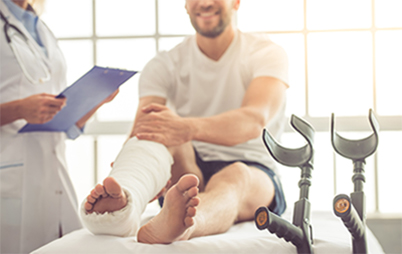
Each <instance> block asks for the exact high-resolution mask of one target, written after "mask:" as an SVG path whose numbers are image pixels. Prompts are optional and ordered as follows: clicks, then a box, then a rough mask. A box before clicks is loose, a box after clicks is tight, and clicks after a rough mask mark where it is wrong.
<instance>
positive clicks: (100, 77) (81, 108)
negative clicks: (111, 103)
mask: <svg viewBox="0 0 402 254" xmlns="http://www.w3.org/2000/svg"><path fill="white" fill-rule="evenodd" d="M136 73H137V72H136V71H127V70H120V69H111V68H103V67H99V66H94V67H93V68H92V69H91V70H90V71H88V72H87V73H86V74H85V75H84V76H82V77H81V78H80V79H78V80H77V81H76V82H75V83H74V84H72V85H71V86H69V87H67V88H66V89H65V90H64V91H63V92H61V93H60V94H59V95H58V96H57V97H66V98H67V105H66V106H65V107H64V108H63V109H62V110H60V111H59V113H57V114H56V115H55V116H54V117H53V119H52V120H50V121H49V122H47V123H44V124H29V123H28V124H26V125H25V126H24V127H22V128H21V129H20V130H19V131H18V132H32V131H61V132H64V131H67V130H68V129H69V128H70V127H71V126H73V125H74V124H75V123H76V122H77V121H78V120H80V119H81V118H82V117H83V116H84V115H85V114H87V113H88V112H89V111H91V110H92V109H93V108H94V107H96V106H97V105H99V103H101V102H102V101H103V100H104V99H106V98H107V97H108V96H109V95H111V94H112V93H113V92H114V91H116V90H117V89H118V88H119V87H120V86H121V85H122V84H123V83H124V82H126V81H127V80H128V79H130V78H131V77H132V76H134V75H135V74H136Z"/></svg>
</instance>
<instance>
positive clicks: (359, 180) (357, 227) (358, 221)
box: [331, 109, 379, 253]
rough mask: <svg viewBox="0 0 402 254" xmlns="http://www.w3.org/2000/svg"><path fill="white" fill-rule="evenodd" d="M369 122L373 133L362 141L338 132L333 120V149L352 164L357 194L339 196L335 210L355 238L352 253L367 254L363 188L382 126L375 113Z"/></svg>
mask: <svg viewBox="0 0 402 254" xmlns="http://www.w3.org/2000/svg"><path fill="white" fill-rule="evenodd" d="M369 122H370V125H371V128H372V130H373V133H372V134H371V135H370V136H368V137H366V138H364V139H360V140H349V139H346V138H344V137H342V136H340V135H339V134H338V133H336V131H335V116H334V114H332V117H331V141H332V146H333V148H334V150H335V151H336V152H337V153H338V154H339V155H341V156H343V157H345V158H348V159H351V160H352V161H353V177H352V181H353V184H354V192H352V193H351V194H350V198H349V196H347V195H344V194H340V195H337V196H336V197H335V198H334V201H333V209H334V213H335V215H336V216H338V217H340V218H341V219H342V221H343V223H344V224H345V226H346V228H347V229H348V230H349V232H350V233H351V235H352V242H353V253H367V242H366V223H365V222H366V221H365V220H366V210H365V208H366V204H365V202H366V200H365V195H364V191H363V185H364V182H365V181H366V178H365V176H364V165H365V164H366V161H365V159H366V158H367V157H369V156H370V155H372V154H373V153H374V152H375V151H376V149H377V146H378V132H379V124H378V121H377V119H376V118H375V115H374V112H373V110H371V109H370V111H369Z"/></svg>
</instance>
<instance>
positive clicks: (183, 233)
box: [137, 175, 200, 244]
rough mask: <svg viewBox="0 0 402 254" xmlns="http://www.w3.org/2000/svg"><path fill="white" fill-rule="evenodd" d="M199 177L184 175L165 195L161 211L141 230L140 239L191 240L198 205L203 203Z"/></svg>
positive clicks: (156, 240) (152, 242) (148, 241)
mask: <svg viewBox="0 0 402 254" xmlns="http://www.w3.org/2000/svg"><path fill="white" fill-rule="evenodd" d="M198 184H199V180H198V178H197V177H196V176H195V175H184V176H182V177H181V178H180V180H179V181H178V182H177V184H175V185H174V186H173V187H171V188H170V189H169V190H168V191H167V193H166V196H165V200H164V203H163V207H162V210H161V211H160V213H159V214H158V215H156V216H155V217H154V218H152V219H151V220H150V221H149V222H148V223H147V224H145V225H144V226H143V227H142V228H141V229H140V231H139V232H138V235H137V239H138V242H142V243H150V244H155V243H162V244H166V243H172V242H174V241H180V240H187V239H189V237H190V235H191V233H192V231H193V230H192V229H193V228H194V227H193V225H194V216H195V214H196V207H197V206H198V204H199V203H200V199H199V198H198V197H197V195H198V187H197V186H198Z"/></svg>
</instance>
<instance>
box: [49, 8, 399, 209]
mask: <svg viewBox="0 0 402 254" xmlns="http://www.w3.org/2000/svg"><path fill="white" fill-rule="evenodd" d="M46 3H47V6H46V9H45V10H46V12H45V13H44V15H43V19H44V20H45V22H46V23H47V24H48V25H49V27H50V28H51V29H52V31H53V32H54V33H55V35H56V37H58V38H59V42H60V47H61V48H62V51H63V52H64V55H65V57H66V61H67V64H68V77H67V79H68V83H69V84H71V83H73V82H74V81H75V80H76V79H77V78H78V77H80V76H81V75H82V74H83V73H85V72H86V71H88V70H89V69H90V68H91V67H92V66H93V65H94V64H96V65H100V66H109V67H117V68H125V69H130V70H137V71H140V70H141V69H142V68H143V66H144V65H145V64H146V62H147V61H148V60H150V59H151V58H152V57H153V56H154V55H155V54H156V52H158V51H161V50H169V49H171V48H172V47H174V46H175V45H176V44H177V43H179V42H180V41H181V40H182V39H183V38H184V36H186V35H188V34H193V33H194V30H193V28H192V27H191V24H190V22H189V20H188V17H187V14H186V11H185V10H184V1H178V0H154V1H141V0H115V1H107V0H69V1H60V0H47V2H46ZM62 4H65V5H62ZM400 13H402V2H401V1H399V0H371V1H368V0H354V1H348V0H337V1H334V0H327V1H322V0H282V1H275V0H247V1H242V2H241V6H240V9H239V11H238V13H237V16H236V22H237V24H238V27H239V29H240V30H242V31H244V32H260V33H268V34H269V35H270V37H271V39H272V40H273V41H274V42H276V43H277V44H279V45H281V46H282V47H283V48H284V49H285V50H286V52H287V54H288V57H289V74H290V77H289V80H290V82H289V83H290V88H289V89H288V106H287V111H286V114H287V116H290V115H291V114H295V115H298V116H300V117H303V118H305V119H306V120H307V121H309V122H310V123H311V124H312V125H313V126H314V128H315V129H316V131H317V134H316V144H315V149H316V155H315V163H314V172H313V179H312V181H313V182H312V187H311V191H310V199H311V203H312V207H313V209H315V210H331V209H332V199H333V197H334V195H336V194H338V193H341V192H343V193H350V192H352V191H353V187H352V181H351V177H352V163H351V161H349V160H346V159H344V158H342V157H340V156H339V155H336V154H334V152H333V149H332V146H331V142H330V135H329V118H330V115H331V113H332V112H334V113H335V116H336V119H337V122H338V123H339V124H338V125H337V129H339V130H341V133H340V134H341V135H343V136H345V137H347V138H352V139H359V138H363V137H366V136H367V135H369V133H370V128H369V125H368V119H367V116H368V110H369V108H372V109H374V110H375V112H376V115H377V116H378V119H379V121H380V125H381V133H380V145H379V148H378V152H377V153H376V154H374V155H372V156H371V157H369V158H368V159H367V164H366V179H367V180H366V184H365V189H364V190H365V193H366V196H367V210H368V212H371V213H378V212H381V213H399V214H401V213H402V205H401V204H399V203H400V202H399V203H398V202H395V200H393V199H392V198H391V197H393V196H395V194H396V193H402V185H400V184H399V182H398V181H399V180H398V179H400V178H401V177H402V164H401V163H399V162H398V157H399V156H400V155H401V154H402V146H401V145H400V144H401V143H402V100H401V99H400V98H401V96H402V74H401V73H402V72H401V71H400V70H402V47H401V46H400V45H402V18H401V15H400ZM72 15H74V18H72V17H71V16H72ZM172 17H174V18H172ZM140 75H141V74H140V73H139V74H137V75H135V76H134V77H133V78H132V79H130V80H129V81H128V82H127V83H125V84H124V85H123V86H122V87H121V90H120V93H119V95H118V96H117V97H116V99H115V100H114V101H112V102H111V103H109V104H108V105H105V106H104V107H102V108H101V109H100V110H99V111H98V112H97V114H96V116H95V117H94V118H93V119H92V120H91V121H90V122H89V123H88V124H87V127H86V133H85V135H82V136H81V137H80V138H78V140H76V141H68V150H67V155H68V163H69V170H70V174H71V176H72V179H73V182H74V184H75V186H76V189H77V193H78V196H79V200H82V199H83V198H84V197H85V196H86V195H88V193H89V191H90V189H91V188H92V187H93V185H94V184H95V183H97V182H99V181H101V180H102V179H103V178H104V177H105V176H106V175H107V174H108V172H109V170H110V167H109V164H110V163H111V162H112V161H113V160H114V158H115V156H116V155H117V153H118V151H119V150H120V148H121V146H122V144H123V143H124V141H125V139H126V135H127V133H128V131H129V130H130V128H131V122H132V120H133V118H134V115H135V112H136V107H137V103H138V100H137V85H138V78H139V76H140ZM298 138H300V137H298V134H296V133H295V132H294V131H293V130H291V129H290V127H287V129H286V133H285V134H284V135H283V139H282V141H281V142H283V144H284V145H287V146H289V147H297V142H296V143H295V140H298ZM299 141H302V140H299ZM281 169H282V170H281V174H282V179H283V184H284V186H285V189H286V190H285V192H286V196H287V201H288V203H289V204H293V203H294V202H295V201H296V200H297V199H298V195H299V193H298V187H297V181H298V180H299V175H300V172H299V169H296V168H294V169H292V168H285V167H283V166H281ZM393 194H394V195H393Z"/></svg>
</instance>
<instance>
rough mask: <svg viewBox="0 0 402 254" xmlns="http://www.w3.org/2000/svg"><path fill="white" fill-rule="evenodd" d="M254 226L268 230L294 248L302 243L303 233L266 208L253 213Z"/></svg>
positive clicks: (263, 207)
mask: <svg viewBox="0 0 402 254" xmlns="http://www.w3.org/2000/svg"><path fill="white" fill-rule="evenodd" d="M254 218H255V219H254V220H255V224H256V226H257V228H258V229H259V230H264V229H268V231H269V232H271V233H273V234H276V235H277V236H278V237H279V238H283V239H285V240H286V241H287V242H289V241H290V242H292V243H293V244H294V245H295V246H300V245H301V244H302V243H303V232H302V230H301V229H300V228H298V227H296V226H295V225H293V224H291V223H290V222H288V221H287V220H284V219H282V218H281V217H279V216H278V215H276V214H274V213H271V212H270V211H269V210H268V208H267V207H265V206H262V207H260V208H258V209H257V211H256V212H255V217H254Z"/></svg>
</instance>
